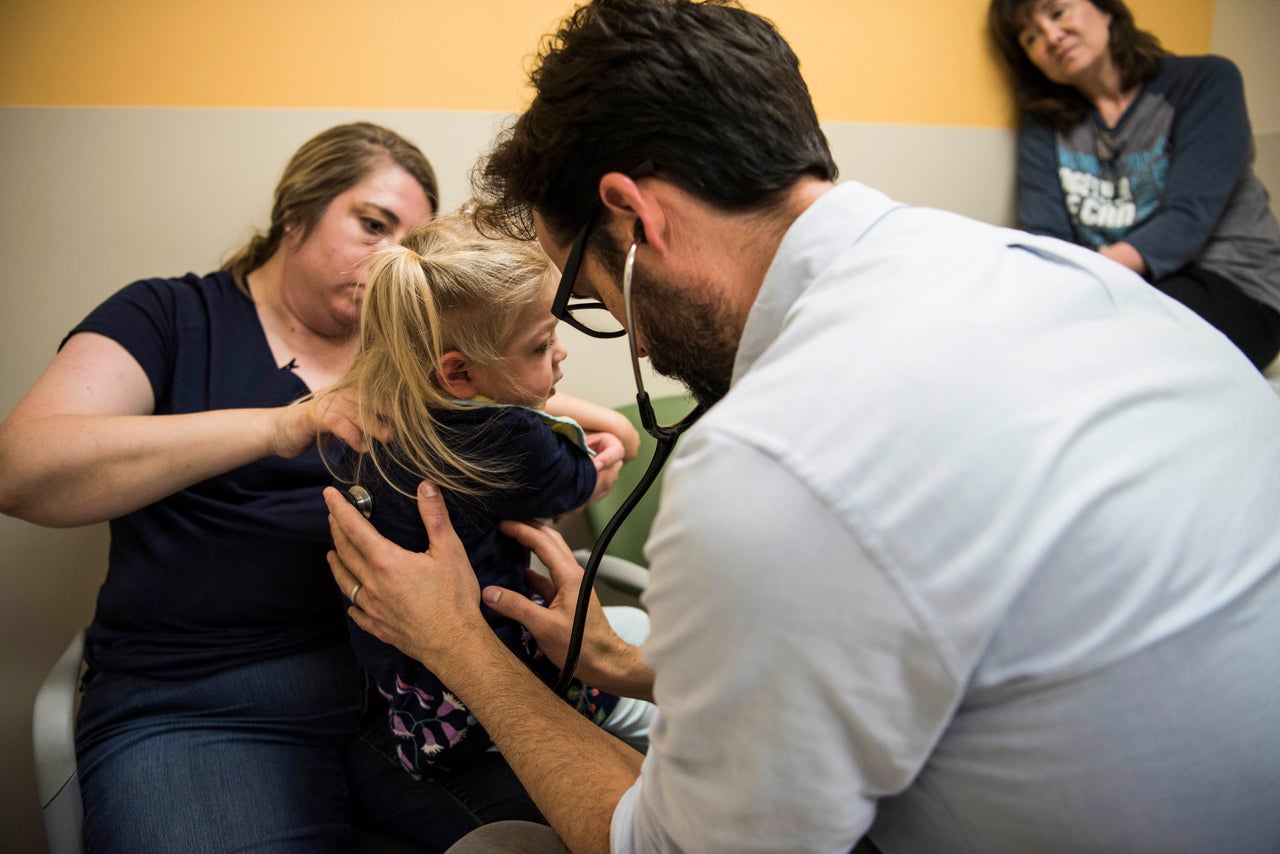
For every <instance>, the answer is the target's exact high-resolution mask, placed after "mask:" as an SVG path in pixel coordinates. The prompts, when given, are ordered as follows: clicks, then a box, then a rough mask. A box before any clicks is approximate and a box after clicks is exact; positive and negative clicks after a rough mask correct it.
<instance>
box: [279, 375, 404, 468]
mask: <svg viewBox="0 0 1280 854" xmlns="http://www.w3.org/2000/svg"><path fill="white" fill-rule="evenodd" d="M322 433H329V434H332V435H334V436H336V437H338V438H339V439H341V440H342V441H344V442H346V443H347V444H348V445H350V446H351V447H353V448H355V449H356V450H357V451H360V452H364V451H367V450H369V448H368V444H367V443H366V442H365V436H366V435H370V434H372V435H373V436H375V437H376V438H377V439H379V440H380V441H383V442H385V441H387V440H388V439H389V438H390V430H389V429H388V428H387V427H386V426H385V425H383V424H381V423H379V422H376V421H375V422H373V423H370V424H366V423H365V419H364V418H363V416H362V415H361V412H360V406H359V404H358V403H357V401H356V398H355V394H354V392H353V391H352V390H351V389H339V390H337V391H333V390H327V389H326V390H322V391H318V392H316V393H315V394H312V395H308V396H307V397H304V398H302V399H301V400H299V401H298V402H296V403H292V404H290V405H288V406H283V407H280V408H279V409H277V410H275V421H274V425H273V429H272V439H271V451H272V453H273V454H275V455H276V456H280V457H284V458H285V459H292V458H293V457H296V456H298V454H301V453H302V452H303V451H305V450H307V449H308V448H310V447H311V446H312V445H314V444H315V440H316V436H318V435H320V434H322Z"/></svg>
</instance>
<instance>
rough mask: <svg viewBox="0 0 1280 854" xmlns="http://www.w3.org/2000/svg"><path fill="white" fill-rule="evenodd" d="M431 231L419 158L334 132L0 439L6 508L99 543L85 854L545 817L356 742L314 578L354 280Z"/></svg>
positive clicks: (54, 376) (401, 142)
mask: <svg viewBox="0 0 1280 854" xmlns="http://www.w3.org/2000/svg"><path fill="white" fill-rule="evenodd" d="M437 211H438V191H437V184H436V177H435V174H434V172H433V170H432V168H431V165H430V164H429V163H428V161H427V159H426V158H425V157H424V156H423V154H422V152H421V151H419V150H418V148H417V147H415V146H414V145H412V144H411V143H409V142H408V141H407V140H405V139H403V138H402V137H400V136H399V135H397V134H395V133H394V132H392V131H390V130H387V129H385V128H382V127H379V126H377V125H373V124H369V123H366V122H358V123H353V124H348V125H342V126H338V127H334V128H330V129H329V130H326V131H324V132H322V133H320V134H319V135H317V136H316V137H314V138H313V139H311V140H309V141H308V142H306V143H305V144H304V145H303V146H302V147H301V148H300V149H298V151H297V152H296V153H295V154H294V156H293V158H292V159H291V160H290V162H289V164H288V166H287V167H286V169H285V171H284V173H283V176H282V177H281V180H280V182H279V185H278V186H277V188H276V194H275V201H274V205H273V209H272V215H271V224H270V227H269V229H268V230H267V232H266V233H264V234H259V235H258V236H256V237H254V238H253V240H252V241H251V242H250V243H249V244H248V245H247V246H245V247H244V248H243V249H242V250H241V251H240V252H239V253H238V254H236V255H235V256H234V257H233V258H232V259H231V260H230V261H229V262H228V263H227V264H226V265H225V266H224V268H223V269H221V270H219V271H218V272H215V273H212V274H209V275H207V276H199V275H196V274H188V275H187V276H184V277H182V278H179V279H148V280H144V281H140V282H136V283H134V284H132V285H130V286H128V287H126V288H125V289H123V290H122V291H120V292H118V293H117V294H115V295H114V296H112V297H110V298H109V299H107V300H106V301H105V302H104V303H103V304H102V305H101V306H99V307H98V308H97V309H95V310H94V311H93V312H92V313H90V315H89V316H88V317H87V318H86V319H85V320H84V321H83V322H82V323H81V324H80V325H78V326H77V327H76V328H75V329H73V330H72V332H71V333H70V334H69V335H68V337H67V338H66V339H65V340H64V342H63V344H62V346H61V348H60V350H59V352H58V354H57V356H56V357H55V358H54V360H53V362H52V364H51V365H50V366H49V367H48V369H47V370H46V371H45V373H44V374H43V375H42V376H41V377H40V379H39V380H38V381H37V382H36V384H35V386H34V387H33V388H32V389H31V390H30V391H29V392H28V393H27V395H26V396H25V397H24V398H23V399H22V401H21V402H20V403H19V404H18V406H17V407H16V408H15V409H14V411H13V412H12V413H11V414H10V415H9V416H8V418H6V419H5V421H4V422H3V424H0V466H2V467H3V470H4V471H5V474H6V476H5V478H4V479H3V486H0V510H2V511H3V512H5V513H6V514H9V515H13V516H17V517H20V518H23V519H26V520H28V521H32V522H36V523H38V524H43V525H50V526H55V527H58V526H71V525H83V524H90V523H94V522H100V521H107V520H109V521H110V523H111V551H110V558H109V569H108V573H107V578H106V581H105V583H104V584H103V586H102V588H101V590H100V592H99V596H98V603H97V609H96V613H95V616H94V619H93V622H92V625H91V626H90V628H89V631H88V636H87V642H86V654H85V660H86V663H87V665H88V672H87V674H86V676H85V678H84V683H83V686H84V693H83V700H82V704H81V709H80V712H79V716H78V719H77V730H76V748H77V755H78V766H79V776H80V785H81V789H82V793H83V801H84V809H85V836H86V843H87V846H88V849H89V850H90V851H126V852H148V851H155V852H170V851H209V852H221V851H231V850H246V849H255V850H268V849H269V850H272V851H286V850H288V851H295V850H296V851H300V852H303V851H305V852H315V851H342V850H346V847H347V844H348V837H349V836H350V834H351V830H352V826H353V824H355V825H362V826H372V827H379V828H382V829H384V830H387V831H390V832H392V833H395V834H397V835H400V836H402V837H405V838H408V839H412V840H414V841H415V842H417V843H419V844H421V845H424V846H426V847H427V848H430V849H434V850H441V849H443V848H445V847H447V846H448V845H449V844H450V843H451V842H452V841H453V840H454V839H456V838H457V837H458V836H460V835H462V834H463V833H465V832H467V831H468V830H470V829H472V828H474V827H476V826H478V825H480V824H483V823H486V822H489V821H493V820H497V819H503V818H532V819H535V820H536V819H537V818H538V814H537V811H536V809H535V808H534V807H533V805H532V803H531V802H530V801H529V799H528V797H527V795H526V794H525V793H524V790H523V788H522V787H521V786H520V785H519V783H518V781H516V779H515V777H514V775H512V774H511V772H510V770H509V769H508V768H507V767H506V764H505V762H504V761H503V760H502V758H501V756H499V755H497V754H489V755H486V756H482V757H479V758H477V759H476V760H475V761H473V762H471V763H469V764H467V766H466V767H465V768H459V769H458V770H457V771H456V772H455V773H440V774H437V775H434V776H433V777H432V778H431V779H429V780H422V781H415V780H413V779H412V778H411V777H410V776H409V775H407V774H405V773H404V771H403V770H401V768H400V767H399V766H398V765H397V764H396V763H395V762H394V761H393V760H392V759H391V758H389V757H387V756H385V755H384V754H383V753H382V752H380V751H379V750H378V749H377V748H375V747H373V746H372V745H370V744H369V743H368V742H367V741H366V740H365V738H363V736H362V733H364V732H366V731H373V732H379V731H381V729H385V726H386V706H385V703H384V702H383V701H382V700H381V698H379V697H378V695H377V693H376V692H375V691H373V690H371V689H370V688H369V687H368V682H367V680H366V678H365V675H364V673H363V672H362V671H361V669H360V667H359V665H358V663H357V662H356V659H355V657H354V656H353V653H352V650H351V648H350V644H349V641H348V638H347V632H346V627H345V625H344V609H345V603H344V601H343V599H342V597H341V596H340V595H339V594H338V593H337V591H335V590H334V589H333V584H332V581H331V580H330V578H329V573H328V571H327V568H326V565H325V552H326V551H327V550H328V548H329V547H330V540H329V533H328V526H327V523H326V518H327V513H326V511H325V508H324V504H323V501H322V499H321V489H322V488H323V487H324V486H325V485H327V484H328V483H329V482H330V481H331V477H332V476H331V474H330V472H329V471H328V469H327V468H326V467H325V465H324V462H323V461H322V459H321V457H320V454H319V453H318V451H317V448H316V439H317V435H318V434H320V433H332V434H335V435H336V436H338V437H340V438H342V439H345V440H347V441H349V442H351V443H352V444H353V445H355V446H356V447H363V446H362V445H361V439H360V435H361V434H360V432H359V430H358V428H357V427H356V425H355V418H354V409H353V404H352V403H351V402H350V399H349V398H347V397H344V396H341V395H328V396H325V395H321V396H316V397H309V396H308V395H309V394H310V393H311V392H313V391H318V390H320V389H322V388H324V387H327V386H329V385H331V384H333V383H334V382H335V381H337V380H338V379H339V378H340V377H342V376H343V375H344V374H345V373H346V371H347V370H348V368H349V367H350V366H351V364H352V362H353V360H354V358H355V355H356V352H357V349H358V347H359V339H358V319H359V311H360V303H361V298H360V295H361V292H362V289H363V286H364V285H365V280H364V278H363V276H364V272H363V268H364V266H365V262H366V260H367V258H368V257H369V256H370V255H371V254H372V253H373V252H375V251H376V250H378V249H381V248H384V247H386V246H390V245H394V244H395V243H396V242H398V241H399V240H400V239H401V238H403V237H404V235H406V234H407V233H408V232H409V231H410V230H411V229H413V228H414V227H416V226H418V225H419V224H421V223H423V222H424V221H426V220H428V219H429V218H431V217H432V216H433V215H434V214H436V213H437ZM621 453H622V452H621V450H620V448H617V449H614V454H615V458H616V459H617V460H619V461H620V459H621Z"/></svg>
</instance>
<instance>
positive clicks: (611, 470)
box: [587, 433, 625, 504]
mask: <svg viewBox="0 0 1280 854" xmlns="http://www.w3.org/2000/svg"><path fill="white" fill-rule="evenodd" d="M587 447H589V448H590V449H591V450H593V451H595V452H596V455H595V456H594V457H592V458H591V462H592V464H593V465H594V466H595V467H596V488H595V489H594V490H593V491H592V492H591V497H590V498H588V499H587V503H588V504H594V503H595V502H597V501H599V500H600V499H601V498H604V497H605V496H606V495H608V494H609V493H610V492H612V491H613V486H614V484H615V483H617V482H618V473H619V472H620V471H622V463H623V458H624V455H625V449H624V448H623V445H622V440H621V439H619V438H618V437H617V436H615V435H614V434H612V433H588V434H587Z"/></svg>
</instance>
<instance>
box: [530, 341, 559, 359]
mask: <svg viewBox="0 0 1280 854" xmlns="http://www.w3.org/2000/svg"><path fill="white" fill-rule="evenodd" d="M555 343H556V339H555V338H548V339H547V340H546V341H543V342H542V343H541V344H539V345H538V349H536V350H534V351H533V352H535V353H537V354H539V355H542V354H543V353H545V352H547V351H548V350H550V349H551V348H552V347H553V346H554V345H555Z"/></svg>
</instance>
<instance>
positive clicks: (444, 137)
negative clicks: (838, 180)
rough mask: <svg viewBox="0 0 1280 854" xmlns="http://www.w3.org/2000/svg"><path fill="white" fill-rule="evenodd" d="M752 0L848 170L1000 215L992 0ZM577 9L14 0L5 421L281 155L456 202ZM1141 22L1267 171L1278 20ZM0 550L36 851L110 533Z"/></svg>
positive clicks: (16, 755) (2, 40)
mask: <svg viewBox="0 0 1280 854" xmlns="http://www.w3.org/2000/svg"><path fill="white" fill-rule="evenodd" d="M747 5H748V7H749V8H752V9H753V10H755V11H758V12H760V13H762V14H765V15H767V16H770V17H772V18H774V20H775V21H776V22H777V23H778V24H779V26H780V28H781V29H782V30H783V32H784V34H785V35H787V37H788V38H789V39H790V40H791V41H792V43H793V45H794V46H795V48H796V50H797V53H798V54H799V55H800V58H801V62H802V67H803V69H804V71H805V74H806V77H807V79H808V80H809V82H810V85H811V88H812V90H813V94H814V98H815V103H816V104H817V106H818V111H819V115H820V116H821V118H822V119H823V122H824V126H825V128H826V130H827V133H828V135H829V137H830V139H831V142H832V147H833V150H834V152H835V154H836V159H837V162H838V163H839V164H840V167H841V173H842V177H843V178H846V179H858V180H862V181H865V182H867V183H870V184H872V185H874V186H877V187H879V188H880V189H883V190H885V191H886V192H888V193H890V194H891V195H894V196H897V197H899V198H902V199H904V200H906V201H909V202H913V203H917V204H926V205H931V206H936V207H942V208H948V209H952V210H956V211H959V212H962V213H966V214H969V215H971V216H974V217H977V218H980V219H984V220H988V221H992V222H1002V223H1003V222H1007V221H1008V219H1009V216H1010V208H1011V195H1012V175H1011V166H1010V164H1011V158H1012V138H1011V133H1010V129H1009V128H1010V124H1011V119H1012V116H1011V110H1010V106H1009V103H1008V100H1007V98H1006V96H1005V93H1004V91H1003V88H1002V86H1001V82H1000V79H999V76H998V74H997V71H996V69H995V66H994V63H993V61H992V57H991V54H990V51H989V49H988V47H987V46H986V43H985V41H984V39H983V26H984V23H983V17H984V10H985V5H986V4H985V0H898V1H897V2H894V3H884V2H875V0H806V2H805V3H792V2H787V0H747ZM568 6H569V0H470V2H468V3H458V2H456V0H368V2H365V3H362V4H358V6H353V5H352V4H350V3H346V2H340V0H270V2H265V3H263V2H260V0H187V2H184V3H171V2H167V0H96V2H94V3H84V2H81V0H43V2H38V3H37V2H34V0H0V187H3V188H4V191H3V192H2V193H0V246H2V247H3V248H2V251H0V257H2V258H3V259H4V264H5V272H6V274H7V281H6V284H5V285H4V286H3V287H4V297H5V300H4V310H3V311H2V312H0V341H3V342H4V343H3V345H0V346H2V347H3V351H2V352H3V358H2V359H0V413H3V412H8V411H9V410H10V409H11V408H12V407H13V405H14V404H16V403H17V401H18V399H19V398H20V396H21V395H22V393H23V392H24V391H25V390H26V389H27V388H28V387H29V386H30V385H31V383H32V382H33V381H34V380H35V379H36V378H37V377H38V376H39V373H40V371H41V370H42V368H43V367H44V365H46V364H47V363H48V360H49V359H50V357H51V356H52V355H53V353H54V349H55V347H56V344H57V342H58V341H59V340H60V339H61V337H62V335H63V334H65V332H66V330H67V329H69V328H70V327H71V326H72V325H73V324H74V323H75V322H76V321H78V320H79V319H80V318H81V317H82V316H83V315H84V314H85V313H86V312H87V311H88V310H89V309H90V308H92V307H93V306H94V305H95V304H96V303H97V302H99V301H100V300H101V299H102V298H104V297H105V296H107V295H108V294H109V293H111V292H112V291H114V290H115V289H116V288H118V287H119V286H120V285H122V284H124V283H126V282H128V281H131V280H133V279H135V278H138V277H141V276H144V275H155V274H176V273H182V272H185V271H187V270H197V271H206V270H208V269H211V268H213V267H214V266H216V265H217V264H218V262H219V261H220V260H221V258H222V257H223V256H224V255H225V254H226V253H227V252H228V251H230V250H231V249H233V248H235V247H236V246H237V245H238V244H239V243H240V242H242V241H243V240H244V239H245V238H246V237H247V236H248V234H249V230H250V228H251V227H252V226H253V225H255V224H257V225H261V224H262V223H263V222H264V220H265V217H266V213H267V208H268V201H269V194H270V188H271V187H272V186H273V185H274V182H275V180H276V178H277V176H278V173H279V170H280V168H281V167H282V166H283V164H284V161H285V160H286V159H287V157H288V156H289V154H290V153H291V152H292V151H293V150H294V149H295V148H296V147H297V145H299V144H300V143H301V142H303V141H304V140H305V139H306V138H308V137H309V136H311V135H312V134H314V133H315V132H317V131H319V130H321V129H323V128H325V127H328V126H330V125H333V124H336V123H339V122H342V121H347V120H351V119H355V118H368V119H372V120H373V121H377V122H381V123H383V124H387V125H389V126H391V127H393V128H395V129H396V130H398V131H400V132H401V133H403V134H405V135H406V136H408V137H410V138H411V139H414V140H415V141H417V142H418V143H419V144H420V145H421V146H422V148H423V149H424V150H425V151H426V152H427V154H428V156H429V157H430V158H431V159H432V161H433V163H434V164H435V166H436V168H437V170H438V171H439V173H440V175H441V178H442V183H443V197H444V199H443V201H444V204H445V205H446V206H452V205H456V204H458V203H460V202H462V201H463V199H464V198H465V194H466V181H465V176H466V172H467V170H468V168H469V167H470V166H471V165H472V164H473V163H474V161H475V159H476V158H477V157H478V156H479V155H480V154H481V153H482V152H483V151H484V150H485V148H486V147H487V144H488V141H489V140H490V138H491V137H492V135H493V132H494V130H495V129H496V128H497V127H498V126H499V124H500V123H501V122H502V121H503V120H504V118H505V117H506V116H507V115H508V114H509V113H511V112H513V111H515V110H518V109H519V108H520V105H521V104H522V103H523V102H524V100H525V99H526V98H527V97H528V92H527V90H526V89H525V87H524V77H523V75H524V72H525V70H526V69H527V67H528V62H529V58H530V56H531V54H532V52H533V50H534V48H535V46H536V44H537V42H538V37H539V35H540V34H541V33H543V32H546V31H548V30H549V29H551V28H552V26H553V24H554V22H555V21H556V20H558V18H559V17H560V16H561V15H562V14H563V13H564V12H565V11H567V9H568ZM1132 6H1133V8H1134V10H1135V13H1136V14H1137V16H1138V19H1139V20H1140V21H1141V22H1142V23H1143V24H1144V25H1145V26H1148V27H1149V28H1151V29H1153V30H1154V31H1156V32H1157V33H1159V34H1160V35H1161V36H1162V37H1163V38H1164V39H1165V41H1166V43H1167V44H1168V45H1169V46H1170V47H1171V48H1173V49H1174V50H1177V51H1180V52H1188V53H1198V52H1204V51H1206V50H1209V49H1210V47H1211V45H1212V47H1214V48H1215V49H1217V50H1220V51H1222V52H1224V53H1228V54H1229V55H1232V56H1235V57H1236V58H1237V59H1240V60H1241V61H1242V65H1243V66H1244V67H1245V70H1246V74H1247V75H1249V80H1250V87H1251V88H1250V90H1249V91H1250V98H1251V102H1252V106H1253V109H1254V114H1255V119H1257V118H1258V117H1259V116H1265V117H1266V118H1265V119H1263V120H1259V121H1258V124H1259V129H1260V133H1261V135H1260V139H1259V145H1260V149H1262V150H1263V151H1264V152H1266V153H1267V154H1268V156H1269V157H1270V158H1271V159H1270V161H1268V162H1270V163H1274V162H1275V154H1276V153H1280V152H1277V149H1280V145H1278V144H1277V136H1278V134H1280V121H1278V120H1277V118H1276V117H1277V115H1278V112H1277V108H1278V106H1280V102H1277V100H1276V95H1275V93H1274V91H1273V90H1272V88H1271V86H1270V83H1271V81H1274V80H1275V79H1276V74H1275V72H1276V68H1275V59H1274V56H1273V52H1274V51H1273V50H1272V48H1273V46H1274V45H1275V44H1276V42H1277V36H1278V35H1280V20H1278V18H1277V6H1276V4H1274V3H1272V2H1270V0H1218V2H1217V3H1216V4H1215V3H1214V2H1212V0H1143V2H1138V0H1134V2H1132ZM356 8H358V9H359V13H358V14H356V13H355V12H354V11H353V10H354V9H356ZM1211 33H1213V34H1214V35H1213V41H1212V42H1211V35H1210V34H1211ZM1219 33H1221V36H1220V37H1219V36H1218V35H1217V34H1219ZM1259 81H1261V82H1259ZM1264 99H1269V100H1264ZM1269 168H1271V169H1272V174H1275V173H1276V171H1277V170H1275V168H1274V166H1272V167H1269ZM1278 177H1280V176H1278ZM1271 185H1272V186H1273V187H1280V180H1278V179H1277V178H1273V179H1272V181H1271ZM569 346H570V350H571V356H570V359H569V361H568V363H567V364H566V371H567V378H566V380H565V383H564V385H563V386H562V387H563V388H564V389H565V390H566V391H570V392H572V393H576V394H582V395H584V396H587V397H592V398H595V399H597V400H600V401H601V402H604V403H607V404H617V403H621V402H624V401H626V400H628V399H629V398H630V397H631V394H632V390H631V385H630V373H629V368H628V365H627V361H626V358H625V351H624V349H623V348H621V347H619V346H618V345H617V344H612V345H611V344H608V343H603V344H601V343H597V342H586V341H583V340H581V339H580V338H577V337H574V338H571V339H570V343H569ZM658 387H659V389H661V388H670V387H669V386H662V385H661V384H658ZM0 476H3V473H0ZM0 542H3V543H4V548H3V552H2V553H0V668H2V669H3V672H4V673H5V674H6V675H7V677H8V687H7V690H5V691H4V692H3V693H2V694H0V794H2V795H3V797H0V850H5V851H34V850H39V848H40V847H41V846H42V845H43V830H42V828H41V826H40V823H39V817H38V816H39V814H38V805H37V803H36V798H35V786H34V782H33V776H32V770H31V760H30V736H29V726H30V704H31V699H32V696H33V695H34V693H35V690H36V688H37V686H38V684H39V681H40V678H41V677H42V675H43V673H44V672H45V670H46V669H47V668H48V666H49V665H50V664H51V663H52V662H53V661H54V660H55V659H56V658H57V656H58V654H59V652H60V651H61V649H62V648H63V646H64V645H65V643H66V640H67V638H68V637H69V636H70V635H71V633H72V632H73V631H74V630H75V629H76V628H77V627H80V626H83V625H85V624H86V623H87V622H88V620H89V618H90V616H91V614H92V607H93V599H94V596H95V593H96V588H97V586H98V584H99V583H100V582H101V578H102V575H103V554H104V550H105V542H106V538H105V530H104V526H93V527H89V528H84V529H74V530H58V531H54V530H47V529H42V528H37V527H35V526H32V525H28V524H26V523H23V522H19V521H17V520H13V519H8V518H0Z"/></svg>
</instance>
